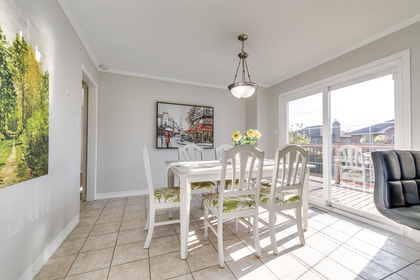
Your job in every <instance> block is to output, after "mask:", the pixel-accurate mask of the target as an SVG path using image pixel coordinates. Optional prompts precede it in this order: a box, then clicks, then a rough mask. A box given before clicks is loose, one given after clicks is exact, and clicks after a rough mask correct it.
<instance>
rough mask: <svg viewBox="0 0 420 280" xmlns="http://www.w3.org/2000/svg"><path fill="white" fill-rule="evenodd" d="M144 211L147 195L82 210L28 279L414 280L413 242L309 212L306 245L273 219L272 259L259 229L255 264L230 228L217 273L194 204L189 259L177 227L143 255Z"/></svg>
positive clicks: (213, 249) (211, 244) (158, 233)
mask: <svg viewBox="0 0 420 280" xmlns="http://www.w3.org/2000/svg"><path fill="white" fill-rule="evenodd" d="M147 205H148V203H147V196H136V197H128V198H118V199H106V200H98V201H95V202H88V203H81V206H80V208H81V211H80V223H79V224H78V225H77V226H76V228H75V229H74V230H73V231H72V232H71V234H70V235H69V236H68V237H67V239H66V240H65V241H64V242H63V244H62V245H61V246H60V248H58V249H57V251H56V252H55V253H54V254H53V256H52V257H51V258H50V259H49V260H48V262H47V263H46V264H45V266H44V267H43V268H42V270H41V271H40V272H39V273H38V275H37V276H36V278H35V279H101V280H102V279H130V280H131V279H174V280H175V279H177V280H182V279H195V280H198V279H217V280H222V279H264V280H269V279H310V280H316V279H340V280H341V279H389V280H391V279H392V280H400V279H420V244H419V243H415V242H413V241H411V240H409V239H407V238H405V237H403V236H400V235H396V234H393V233H390V232H387V231H384V230H381V229H378V228H375V227H373V226H370V225H367V224H364V223H361V222H358V221H354V220H351V219H349V218H346V217H343V216H339V215H337V214H334V213H325V212H323V211H319V210H317V209H315V208H311V210H310V213H309V214H310V215H309V217H310V218H309V229H308V231H307V232H305V238H306V245H305V246H301V245H300V243H299V238H298V237H297V234H296V226H295V225H294V224H293V223H291V222H287V221H285V220H283V219H282V218H281V217H279V219H278V221H277V225H278V226H277V227H278V231H277V240H278V246H279V249H280V250H279V251H280V252H279V254H278V255H277V256H276V255H274V254H273V252H272V249H271V244H270V241H269V237H268V233H267V228H266V227H264V226H261V227H260V233H259V236H260V243H261V246H262V257H261V258H258V257H256V256H255V255H254V254H253V252H254V245H253V244H254V243H253V239H252V234H251V233H248V232H247V230H246V228H245V227H241V228H240V230H239V233H238V234H234V232H235V231H234V224H233V223H231V222H228V223H226V225H225V229H224V247H225V252H224V254H225V261H226V267H225V268H223V269H221V268H220V267H219V265H218V254H217V240H216V236H214V235H213V234H212V233H211V234H209V240H204V235H203V219H202V217H203V209H201V208H200V202H199V201H198V199H197V198H196V197H194V198H193V200H192V211H191V224H190V236H189V254H188V259H187V260H181V258H180V243H179V225H167V226H162V227H157V228H156V229H155V233H154V236H153V239H152V243H151V245H150V248H149V249H146V250H145V249H143V245H144V240H145V239H146V234H147V232H146V231H144V230H143V227H144V224H145V222H146V213H147V209H148V207H147ZM177 215H178V213H175V216H177ZM159 218H160V219H166V218H167V213H165V212H162V213H161V214H160V215H159Z"/></svg>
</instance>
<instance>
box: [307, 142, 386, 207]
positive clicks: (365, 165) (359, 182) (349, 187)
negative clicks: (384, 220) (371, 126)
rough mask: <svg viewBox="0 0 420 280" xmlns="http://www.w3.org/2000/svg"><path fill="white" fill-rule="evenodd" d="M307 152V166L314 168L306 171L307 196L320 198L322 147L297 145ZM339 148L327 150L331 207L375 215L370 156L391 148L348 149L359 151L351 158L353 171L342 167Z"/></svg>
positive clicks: (339, 146)
mask: <svg viewBox="0 0 420 280" xmlns="http://www.w3.org/2000/svg"><path fill="white" fill-rule="evenodd" d="M301 146H302V147H304V148H305V149H307V150H308V153H309V154H308V164H311V165H314V166H315V168H311V169H310V184H309V185H310V189H309V191H310V196H315V197H320V198H322V195H323V188H324V186H323V147H322V145H321V144H301ZM348 146H349V145H343V144H339V143H336V144H334V145H333V146H332V148H331V157H332V166H331V198H332V201H333V202H335V203H340V204H343V205H345V206H348V207H353V208H356V209H359V210H362V211H367V212H369V213H374V214H377V213H378V212H377V210H376V208H375V205H374V203H373V186H374V180H375V174H374V169H373V163H372V159H371V153H372V152H373V151H378V150H390V149H393V148H394V145H393V144H356V145H351V146H352V147H354V148H356V149H357V150H358V151H360V156H359V157H357V158H356V156H355V154H352V155H351V156H354V157H355V158H352V162H353V167H354V166H357V168H349V166H346V160H344V159H343V155H342V154H340V152H339V151H342V150H343V148H344V147H348Z"/></svg>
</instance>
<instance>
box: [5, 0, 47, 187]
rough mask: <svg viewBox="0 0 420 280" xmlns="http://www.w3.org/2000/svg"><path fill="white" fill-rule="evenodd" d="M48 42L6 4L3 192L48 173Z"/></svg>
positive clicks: (9, 2)
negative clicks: (12, 186) (14, 185)
mask: <svg viewBox="0 0 420 280" xmlns="http://www.w3.org/2000/svg"><path fill="white" fill-rule="evenodd" d="M47 46H48V41H47V40H46V38H45V36H44V35H43V34H42V32H40V31H39V29H38V28H37V27H36V26H35V25H34V24H33V23H32V22H30V20H29V19H28V18H27V17H26V16H25V15H24V14H23V13H22V11H21V10H20V9H19V8H18V7H17V6H16V4H15V3H14V2H13V1H11V0H0V188H4V187H7V186H10V185H13V184H16V183H19V182H23V181H26V180H29V179H32V178H36V177H39V176H42V175H45V174H48V136H49V135H48V133H49V131H48V126H49V114H48V112H49V73H48V71H47V69H45V65H46V61H47V60H46V59H47V54H48V53H47Z"/></svg>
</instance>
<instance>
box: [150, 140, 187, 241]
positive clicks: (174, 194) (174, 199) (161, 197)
mask: <svg viewBox="0 0 420 280" xmlns="http://www.w3.org/2000/svg"><path fill="white" fill-rule="evenodd" d="M143 160H144V168H145V171H146V179H147V186H148V188H149V214H148V215H147V221H146V226H145V227H144V230H149V231H148V233H147V237H146V241H145V242H144V248H145V249H147V248H149V246H150V241H151V240H152V236H153V230H154V228H155V226H163V225H169V224H175V223H179V222H180V220H179V219H178V220H169V221H164V222H158V223H157V222H156V221H155V216H156V210H162V209H164V210H173V209H174V208H176V209H179V208H180V202H179V192H180V191H179V187H168V188H156V189H155V188H153V181H152V171H151V169H150V162H149V154H148V152H147V148H146V145H145V144H144V145H143Z"/></svg>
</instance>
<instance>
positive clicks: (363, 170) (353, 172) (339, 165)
mask: <svg viewBox="0 0 420 280" xmlns="http://www.w3.org/2000/svg"><path fill="white" fill-rule="evenodd" d="M406 55H407V54H406V53H403V54H401V59H392V58H390V60H389V61H385V62H381V63H377V67H371V65H370V66H369V67H364V68H363V69H362V70H360V71H350V73H349V74H348V75H344V74H342V75H339V77H338V78H337V77H332V78H331V79H326V80H325V81H323V82H322V83H321V82H320V83H319V84H316V85H314V86H312V87H311V86H307V87H305V88H303V89H300V90H295V91H293V92H290V93H287V94H285V95H284V96H280V109H281V113H280V116H281V117H283V119H281V120H280V131H281V132H280V144H281V143H282V142H283V143H290V144H299V145H301V146H303V147H304V148H306V149H307V150H308V152H309V160H308V164H309V165H310V187H309V199H310V202H312V203H315V204H318V205H322V206H325V205H326V206H331V207H335V208H340V209H342V210H344V211H348V212H353V213H357V214H358V215H366V216H370V217H372V216H375V215H379V214H378V212H377V210H376V207H375V205H374V202H373V187H374V180H375V174H374V168H373V164H372V160H371V153H372V152H373V151H376V150H389V149H394V148H395V149H410V148H411V119H410V91H409V79H407V76H403V73H405V74H407V75H409V71H408V70H405V71H403V70H402V69H407V68H404V67H406V66H407V65H405V66H404V63H403V62H404V61H406V60H404V59H407V56H406Z"/></svg>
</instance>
